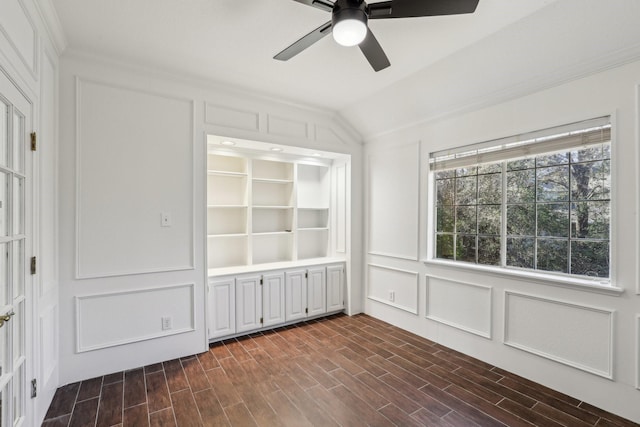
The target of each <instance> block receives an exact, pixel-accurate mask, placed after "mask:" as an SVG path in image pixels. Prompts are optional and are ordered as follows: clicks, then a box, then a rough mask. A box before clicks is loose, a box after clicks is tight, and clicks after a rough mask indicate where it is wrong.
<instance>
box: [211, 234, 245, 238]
mask: <svg viewBox="0 0 640 427" xmlns="http://www.w3.org/2000/svg"><path fill="white" fill-rule="evenodd" d="M247 236H248V234H247V233H229V234H207V237H209V238H216V239H217V238H226V237H247Z"/></svg>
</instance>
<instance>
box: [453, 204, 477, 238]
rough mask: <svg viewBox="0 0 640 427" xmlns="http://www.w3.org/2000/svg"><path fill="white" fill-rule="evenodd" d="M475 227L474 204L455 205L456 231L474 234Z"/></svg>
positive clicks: (475, 231)
mask: <svg viewBox="0 0 640 427" xmlns="http://www.w3.org/2000/svg"><path fill="white" fill-rule="evenodd" d="M476 227H477V224H476V206H475V205H473V206H458V207H456V232H458V233H468V234H476V233H477V228H476Z"/></svg>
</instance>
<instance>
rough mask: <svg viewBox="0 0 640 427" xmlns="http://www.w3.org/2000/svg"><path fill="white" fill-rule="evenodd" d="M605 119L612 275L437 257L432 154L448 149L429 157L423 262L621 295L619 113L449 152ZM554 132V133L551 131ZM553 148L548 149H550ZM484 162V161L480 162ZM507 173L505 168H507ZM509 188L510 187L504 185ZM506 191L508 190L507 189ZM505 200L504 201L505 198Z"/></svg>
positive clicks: (462, 148)
mask: <svg viewBox="0 0 640 427" xmlns="http://www.w3.org/2000/svg"><path fill="white" fill-rule="evenodd" d="M602 119H608V120H609V122H610V124H611V138H610V154H611V156H610V179H611V193H610V234H609V245H610V246H609V247H610V256H611V262H610V267H609V273H610V274H609V278H596V277H594V278H589V277H587V276H578V275H571V274H568V273H554V272H547V271H543V270H529V269H520V268H514V267H507V266H504V265H500V266H491V265H483V264H475V263H471V262H464V261H457V260H455V261H454V260H448V259H442V258H436V221H437V215H436V212H437V206H436V179H435V171H434V170H432V165H431V162H430V160H431V158H432V157H433V156H434V154H441V153H443V152H444V151H445V150H441V151H437V152H432V153H428V155H427V157H426V161H427V184H428V185H427V189H428V192H427V206H428V211H427V212H428V213H429V217H428V219H427V224H426V229H427V246H426V249H427V253H426V256H427V257H426V259H424V260H423V263H424V264H425V265H427V266H438V267H446V268H451V269H454V270H458V269H462V270H466V271H470V272H482V273H486V274H489V275H493V276H498V277H508V278H518V279H520V280H523V281H528V282H534V283H540V284H548V285H556V286H562V287H569V288H575V289H580V290H586V291H592V292H597V293H603V294H610V295H620V294H621V293H623V292H624V289H623V288H620V287H618V286H616V285H614V284H615V283H616V260H617V249H616V248H617V246H616V244H615V243H616V230H617V221H616V212H617V208H616V203H615V202H616V201H617V180H616V173H615V170H616V165H617V161H616V149H615V145H616V144H615V140H616V124H615V119H616V117H615V114H608V115H603V116H602V117H599V118H596V119H589V120H585V121H581V122H575V123H571V124H568V125H563V126H556V127H550V128H547V129H542V130H540V131H535V132H529V133H524V134H521V135H516V136H512V137H508V138H501V139H497V140H491V141H486V142H482V143H478V144H471V145H467V146H461V147H456V148H453V149H451V150H449V152H451V153H453V154H456V153H463V152H468V151H471V150H473V149H476V148H480V149H482V148H486V147H492V146H496V145H499V144H500V143H502V142H505V143H510V142H514V141H523V140H531V139H535V138H538V137H539V136H540V135H543V136H544V135H550V134H552V133H554V132H555V133H559V132H562V130H563V129H567V128H568V129H572V128H574V129H575V128H579V127H580V125H581V124H582V123H588V122H592V121H594V122H597V121H600V120H602ZM550 132H551V133H550ZM548 151H551V150H549V149H548V150H545V152H548ZM477 163H481V161H478V162H476V164H477ZM503 173H504V172H503ZM503 191H506V189H503ZM504 194H506V193H504ZM503 203H504V202H503ZM505 227H506V224H505V223H504V220H503V224H502V228H503V229H504V228H505ZM504 238H505V235H503V234H501V245H504ZM503 252H504V251H503V250H501V257H504V256H505V255H506V254H505V253H503Z"/></svg>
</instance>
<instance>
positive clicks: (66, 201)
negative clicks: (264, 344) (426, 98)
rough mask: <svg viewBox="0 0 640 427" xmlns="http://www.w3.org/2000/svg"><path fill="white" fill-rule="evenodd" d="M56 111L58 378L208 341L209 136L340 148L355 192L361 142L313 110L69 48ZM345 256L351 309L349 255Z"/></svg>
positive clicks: (138, 362) (201, 346)
mask: <svg viewBox="0 0 640 427" xmlns="http://www.w3.org/2000/svg"><path fill="white" fill-rule="evenodd" d="M60 112H61V117H60V153H59V154H60V176H59V182H60V313H61V315H60V331H61V333H60V359H61V380H60V383H61V384H64V383H68V382H72V381H77V380H81V379H87V378H91V377H94V376H98V375H102V374H106V373H110V372H115V371H119V370H123V369H129V368H135V367H137V366H142V365H146V364H149V363H154V362H159V361H163V360H168V359H172V358H175V357H180V356H185V355H190V354H194V353H198V352H202V351H204V350H205V349H206V348H207V340H206V325H205V287H204V284H205V283H206V277H205V276H206V256H205V241H206V237H205V235H206V215H205V211H206V207H205V204H206V164H205V163H206V155H205V153H206V135H207V134H215V135H224V136H229V137H236V138H245V139H253V140H260V141H266V142H273V143H278V144H283V145H297V146H303V147H309V148H316V149H320V150H326V151H333V152H340V153H346V154H351V156H352V157H351V159H352V163H351V167H352V188H350V189H349V191H350V192H351V194H354V195H359V194H361V185H362V179H361V176H362V159H361V157H362V154H361V151H362V146H361V145H360V143H359V137H358V136H357V134H356V133H355V132H353V131H352V130H351V129H350V128H349V127H348V126H347V125H345V124H344V123H342V122H341V121H340V120H339V119H338V118H337V117H335V116H334V115H332V114H330V113H327V112H325V111H320V110H313V109H309V108H305V107H302V106H296V105H291V104H286V103H283V102H278V101H276V100H273V99H269V98H263V97H259V96H256V95H249V94H246V93H239V92H231V91H229V90H227V89H225V88H222V87H220V86H215V85H210V84H206V83H203V82H197V81H187V80H183V79H180V78H179V77H176V76H170V75H163V74H161V73H159V72H155V71H150V70H147V69H142V68H135V67H133V66H130V65H129V66H125V65H121V64H115V63H112V62H107V61H105V60H102V59H100V58H95V57H90V56H86V55H82V54H79V53H74V52H70V53H65V55H64V56H63V58H62V62H61V74H60ZM351 209H352V212H353V218H355V219H354V221H353V223H352V224H351V230H352V233H351V235H350V236H348V239H347V245H349V246H350V247H349V249H350V251H351V253H353V254H359V253H360V252H361V246H360V245H361V243H360V242H361V241H362V234H361V224H360V222H359V221H358V220H357V219H359V218H360V217H361V200H360V199H359V198H357V197H355V198H354V200H353V201H352V205H351ZM161 213H169V214H170V215H171V218H172V223H173V225H172V226H171V227H161V222H160V218H161ZM348 264H349V265H352V266H354V267H352V268H350V276H349V278H348V283H349V284H350V286H351V289H350V300H351V304H350V310H351V311H352V312H359V311H361V310H362V297H361V295H362V294H361V291H360V287H359V284H360V283H361V275H360V271H361V270H360V268H359V266H360V265H361V258H360V257H359V255H358V256H353V257H352V259H350V260H348ZM165 316H169V317H171V318H172V320H173V328H172V329H170V330H163V329H162V328H161V325H162V322H161V318H162V317H165Z"/></svg>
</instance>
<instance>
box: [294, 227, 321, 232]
mask: <svg viewBox="0 0 640 427" xmlns="http://www.w3.org/2000/svg"><path fill="white" fill-rule="evenodd" d="M328 229H329V227H305V228H298V231H327V230H328Z"/></svg>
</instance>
